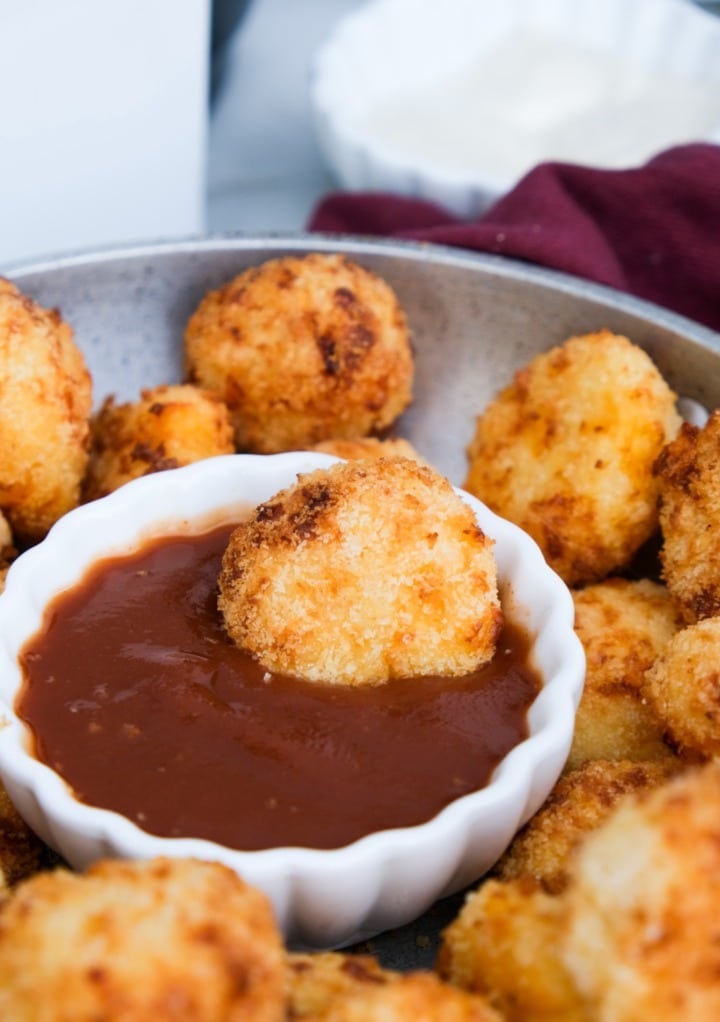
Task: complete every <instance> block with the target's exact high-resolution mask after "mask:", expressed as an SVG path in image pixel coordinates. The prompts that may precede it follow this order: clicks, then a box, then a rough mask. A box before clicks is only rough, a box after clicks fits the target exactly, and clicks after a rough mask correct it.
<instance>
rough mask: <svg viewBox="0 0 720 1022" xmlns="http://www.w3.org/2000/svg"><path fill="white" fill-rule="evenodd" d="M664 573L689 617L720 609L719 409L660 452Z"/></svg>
mask: <svg viewBox="0 0 720 1022" xmlns="http://www.w3.org/2000/svg"><path fill="white" fill-rule="evenodd" d="M655 470H656V472H657V475H658V478H659V482H660V527H661V530H662V537H663V542H662V547H661V550H660V559H661V562H662V567H663V578H664V580H665V582H666V584H667V587H668V589H669V590H670V592H671V593H672V594H673V597H674V598H675V599H676V601H677V603H678V606H679V607H680V609H681V611H682V613H683V617H684V619H685V621H686V622H687V623H692V622H694V621H698V620H700V619H702V618H705V617H712V616H714V615H716V614H719V613H720V558H718V550H719V549H720V410H717V411H714V412H713V413H712V415H711V416H710V418H709V419H708V421H707V423H706V425H705V426H704V427H703V428H702V429H700V428H699V427H698V426H692V425H690V424H689V423H683V426H682V429H681V430H680V433H679V434H678V436H677V437H676V439H675V440H674V441H673V442H672V443H671V444H669V445H668V446H667V447H666V448H665V449H664V450H663V451H662V453H661V454H660V457H659V458H658V461H657V464H656V467H655Z"/></svg>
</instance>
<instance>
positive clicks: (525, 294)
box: [4, 235, 720, 967]
mask: <svg viewBox="0 0 720 1022" xmlns="http://www.w3.org/2000/svg"><path fill="white" fill-rule="evenodd" d="M307 251H342V252H345V253H347V254H348V255H349V256H350V257H351V258H353V259H355V260H357V261H358V262H360V263H362V264H364V265H366V266H368V267H370V268H372V269H374V270H375V271H376V272H378V273H379V274H381V275H382V276H383V277H384V278H385V279H387V280H388V282H389V283H390V284H391V285H392V286H393V287H394V288H395V289H396V291H397V293H398V295H399V297H400V300H401V301H402V303H403V305H404V306H405V308H406V310H407V313H408V317H409V321H410V324H411V327H412V330H413V334H414V342H415V350H416V365H417V378H416V388H415V400H414V403H413V405H412V407H411V409H410V410H409V411H408V412H407V413H406V414H405V415H404V416H403V418H402V420H401V421H400V423H399V425H398V432H399V433H400V434H401V435H404V436H406V437H407V438H408V439H409V440H411V441H412V442H413V444H414V445H415V446H416V447H417V449H418V450H419V451H420V452H421V453H422V454H423V455H424V456H425V457H426V458H428V459H429V460H430V461H432V462H434V463H435V464H436V465H437V466H438V467H439V468H440V469H441V470H443V471H444V472H445V473H446V474H447V475H448V476H449V478H450V479H451V481H452V482H454V483H456V484H461V483H462V481H463V479H464V476H465V468H466V461H465V448H466V445H467V443H468V442H469V440H470V438H471V435H472V432H473V424H474V419H475V416H476V414H477V413H478V412H479V411H480V410H481V409H482V407H483V406H484V404H485V403H486V401H487V400H488V399H489V398H490V397H491V396H492V395H493V394H494V393H495V392H496V391H497V389H498V388H499V387H501V386H503V385H504V384H505V383H506V382H507V381H508V380H509V378H510V376H511V374H512V372H513V371H514V370H515V369H516V368H517V367H518V366H519V365H521V364H523V363H524V362H526V361H527V360H528V359H530V358H531V357H532V356H533V355H535V354H536V353H537V352H539V351H541V350H543V349H546V348H547V347H549V346H550V345H552V344H555V343H558V342H560V341H562V340H563V339H565V338H566V337H567V336H569V335H571V334H576V333H582V332H588V331H595V330H598V329H599V328H601V327H607V328H609V329H611V330H613V331H617V332H621V333H625V334H627V335H628V336H629V337H630V338H631V339H632V340H634V341H635V342H636V343H638V344H640V345H641V346H642V347H644V348H646V349H647V350H648V352H649V353H650V354H651V356H652V357H653V359H654V360H655V362H656V363H657V365H658V366H659V368H660V369H661V371H662V372H663V374H664V375H665V376H666V378H667V379H668V381H669V383H670V384H671V386H673V387H674V388H675V390H676V391H677V392H678V393H679V394H680V395H682V396H684V397H686V398H690V399H693V400H695V401H698V402H700V403H701V404H703V405H705V406H710V407H714V406H720V336H718V335H717V334H715V333H713V332H712V331H710V330H707V329H704V328H703V327H700V326H698V325H696V324H694V323H691V322H689V321H688V320H686V319H683V318H682V317H679V316H676V315H673V314H671V313H668V312H666V311H664V310H661V309H659V308H657V307H655V306H652V305H649V304H647V303H643V302H640V301H637V300H635V299H633V298H630V297H627V296H625V295H622V294H620V293H618V292H615V291H612V290H610V289H607V288H603V287H599V286H596V285H592V284H588V283H586V282H584V281H581V280H578V279H575V278H571V277H568V276H566V275H562V274H558V273H555V272H551V271H546V270H542V269H538V268H535V267H532V266H529V265H526V264H522V263H518V262H513V261H510V260H506V259H503V258H500V257H493V256H483V255H476V254H472V253H468V252H464V251H460V250H454V249H446V248H440V247H437V246H427V245H420V244H412V243H394V242H383V241H370V240H359V239H352V238H333V237H323V236H319V235H311V236H308V235H305V236H286V237H244V236H237V237H222V238H208V239H202V240H190V241H186V242H179V243H178V242H171V243H164V244H156V245H152V246H143V247H138V248H126V249H122V250H108V251H105V252H101V253H91V254H80V255H73V256H68V257H66V258H61V259H57V260H53V261H48V262H46V263H35V264H32V265H24V266H17V267H7V268H5V270H4V273H5V275H6V276H8V277H9V278H10V279H12V280H14V281H15V282H16V283H17V284H18V285H19V286H20V287H21V288H22V289H23V290H24V291H25V292H27V293H28V294H30V295H31V296H33V297H34V298H35V299H37V300H38V301H39V302H41V303H42V304H44V305H47V306H58V307H59V308H60V309H61V311H62V313H63V315H64V316H65V318H66V319H67V320H68V321H69V322H70V323H71V324H72V326H73V327H74V329H75V333H76V339H77V341H78V343H79V345H80V346H81V348H82V349H83V351H84V352H85V355H86V357H87V360H88V363H89V366H90V369H91V372H92V374H93V379H94V387H95V397H96V402H99V401H100V400H101V399H102V398H103V397H104V396H105V395H106V394H108V393H114V394H116V395H117V396H118V398H120V399H125V400H127V399H133V398H135V397H136V396H137V394H138V391H139V390H140V388H141V387H143V386H151V385H154V384H159V383H162V382H170V381H172V380H176V379H178V378H179V377H180V373H181V350H182V333H183V328H184V325H185V322H186V320H187V318H188V316H189V315H190V313H191V311H192V310H193V309H194V307H195V306H196V304H197V303H198V301H199V300H200V298H201V297H202V295H203V294H204V292H205V291H206V290H207V289H208V288H210V287H215V286H217V285H219V284H221V283H223V282H224V281H226V280H227V279H229V278H230V277H232V276H233V275H235V274H236V273H238V272H239V271H240V270H242V269H243V268H245V267H247V266H249V265H253V264H258V263H260V262H262V261H263V260H265V259H268V258H272V257H275V256H279V255H283V254H289V253H304V252H307ZM470 879H471V878H470V877H468V876H465V875H463V876H462V877H459V878H458V882H459V881H460V880H461V881H462V882H469V880H470ZM448 889H450V888H448ZM398 918H400V917H398ZM446 919H447V915H446V914H445V913H444V912H443V911H442V910H440V911H439V912H438V911H436V910H431V912H430V914H429V915H427V916H425V917H424V918H423V919H421V920H419V921H418V922H417V923H415V924H412V925H411V926H410V927H405V929H404V930H396V931H394V932H393V933H392V934H389V935H387V936H384V937H382V938H379V939H378V940H376V941H375V942H374V946H375V949H376V950H378V951H379V952H380V954H381V957H382V958H383V960H384V961H385V963H386V964H388V965H394V966H400V967H407V966H420V965H424V964H429V958H430V956H431V955H432V953H433V948H434V940H433V938H434V937H435V936H436V935H437V930H438V928H439V926H441V925H442V924H443V923H444V922H445V921H446Z"/></svg>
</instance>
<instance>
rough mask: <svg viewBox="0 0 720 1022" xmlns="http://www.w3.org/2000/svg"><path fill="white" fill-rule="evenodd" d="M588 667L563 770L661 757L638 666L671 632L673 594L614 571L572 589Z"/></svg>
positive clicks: (657, 725) (663, 750) (658, 731)
mask: <svg viewBox="0 0 720 1022" xmlns="http://www.w3.org/2000/svg"><path fill="white" fill-rule="evenodd" d="M573 599H574V602H575V631H576V632H577V635H578V637H579V639H580V641H581V642H582V645H583V648H584V650H585V656H586V660H587V673H586V677H585V687H584V690H583V694H582V698H581V700H580V706H579V707H578V711H577V715H576V718H575V734H574V737H573V743H572V747H571V749H570V755H569V757H568V761H567V767H566V769H567V770H573V769H575V768H576V767H578V766H580V764H582V763H584V762H586V761H587V760H596V759H631V760H638V761H645V760H654V759H667V758H668V757H670V756H672V755H673V752H672V750H671V749H670V747H669V746H668V745H667V743H666V742H665V740H664V737H663V736H664V730H665V729H664V724H663V722H662V720H661V719H660V718H659V717H658V715H657V713H656V712H655V710H654V709H653V707H652V706H651V705H650V704H649V703H648V701H647V699H646V698H645V672H646V671H647V669H648V668H649V667H651V666H652V664H653V663H654V661H655V658H656V657H657V656H659V654H660V653H662V651H663V650H664V648H665V646H666V645H667V643H668V642H669V640H670V639H671V638H672V636H673V635H674V634H675V632H676V631H677V621H676V612H675V608H674V604H673V601H672V598H671V596H670V594H669V593H668V591H667V590H666V589H665V587H664V586H661V585H659V584H658V583H656V582H652V581H650V580H648V579H640V580H638V581H628V580H626V579H619V578H613V579H608V580H606V581H605V582H600V583H598V584H597V585H594V586H588V587H587V588H586V589H581V590H580V591H576V592H574V593H573Z"/></svg>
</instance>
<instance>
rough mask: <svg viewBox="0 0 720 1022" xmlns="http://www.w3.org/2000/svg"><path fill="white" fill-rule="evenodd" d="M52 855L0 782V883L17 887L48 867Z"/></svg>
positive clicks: (3, 885)
mask: <svg viewBox="0 0 720 1022" xmlns="http://www.w3.org/2000/svg"><path fill="white" fill-rule="evenodd" d="M51 858H52V856H51V854H50V851H49V849H48V848H47V846H46V845H45V844H44V843H43V842H42V841H41V840H40V838H39V837H38V836H37V835H36V834H35V832H34V831H32V830H31V829H30V828H29V827H28V825H27V824H26V823H25V821H24V820H23V819H22V817H21V816H20V814H19V813H18V811H17V809H16V808H15V806H14V805H13V803H12V801H11V800H10V796H9V795H8V793H7V791H6V790H5V788H4V787H3V785H2V784H0V885H2V887H4V888H9V887H14V886H15V884H17V883H18V882H19V881H20V880H23V879H24V878H25V877H28V876H31V875H32V874H33V873H37V872H39V871H40V870H42V869H45V868H46V867H47V866H48V865H49V864H50V861H51Z"/></svg>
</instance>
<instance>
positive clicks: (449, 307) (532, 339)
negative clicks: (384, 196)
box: [4, 235, 720, 484]
mask: <svg viewBox="0 0 720 1022" xmlns="http://www.w3.org/2000/svg"><path fill="white" fill-rule="evenodd" d="M311 250H315V251H343V252H346V253H347V254H348V255H349V256H351V257H352V258H354V259H356V260H357V261H359V262H361V263H362V264H364V265H365V266H368V267H370V268H371V269H374V270H375V271H376V272H378V273H379V274H380V275H381V276H383V277H385V278H386V280H387V281H388V282H389V283H390V284H391V285H392V286H393V287H394V288H395V289H396V291H397V293H398V295H399V297H400V300H401V301H402V303H403V305H404V306H405V308H406V309H407V312H408V316H409V320H410V324H411V327H412V330H413V334H414V339H415V350H416V355H417V377H416V386H415V400H414V403H413V405H412V407H411V408H410V410H409V411H408V412H407V413H406V414H405V415H404V416H403V418H402V420H401V421H400V423H399V425H398V432H399V433H400V434H401V435H403V436H406V437H407V438H408V439H409V440H411V441H412V442H413V443H414V444H415V446H416V447H417V448H418V450H419V451H420V452H421V453H422V454H423V455H425V457H426V458H428V459H429V460H430V461H432V462H433V463H434V464H435V465H437V466H438V467H439V468H441V469H442V470H443V471H444V472H445V473H446V474H447V475H448V476H449V478H450V480H451V481H452V482H453V483H455V484H461V483H462V481H463V480H464V477H465V467H466V462H465V448H466V445H467V444H468V442H469V440H470V438H471V436H472V432H473V422H474V418H475V416H476V414H477V413H478V411H479V410H480V409H482V407H483V406H484V404H485V403H486V401H487V400H488V398H489V397H490V396H491V395H492V394H494V393H495V391H496V390H497V389H498V388H499V387H500V386H501V385H503V384H505V383H506V382H507V381H508V380H509V378H510V375H511V373H512V372H513V370H514V369H515V368H517V367H518V366H519V365H521V364H522V363H523V362H525V361H527V360H528V359H529V358H531V357H532V356H533V355H534V354H536V353H537V352H538V351H541V350H543V349H545V348H548V347H549V346H550V345H552V344H555V343H557V342H559V341H562V340H564V339H565V338H566V337H568V336H570V335H571V334H575V333H582V332H588V331H594V330H597V329H599V328H600V327H608V328H609V329H611V330H614V331H616V332H620V333H625V334H627V335H628V336H629V337H630V338H631V340H633V341H635V342H636V343H637V344H640V345H641V346H642V347H644V348H646V349H647V350H648V352H649V353H650V355H651V356H652V358H653V359H654V360H655V362H656V363H657V365H658V366H659V368H660V370H661V371H662V372H663V374H664V375H665V376H666V378H667V379H668V381H669V383H670V385H671V386H672V387H674V388H675V390H676V391H677V392H678V393H679V394H681V395H683V396H687V397H691V398H694V399H696V400H698V401H700V402H701V403H703V404H706V405H720V362H719V361H718V352H719V351H720V337H718V335H717V334H715V333H713V332H712V331H710V330H706V329H704V328H703V327H700V326H697V325H696V324H693V323H691V322H690V321H689V320H687V319H684V318H682V317H680V316H676V315H673V314H671V313H669V312H665V311H664V310H662V309H660V308H658V307H656V306H653V305H649V304H647V303H644V302H640V301H638V300H636V299H633V298H631V297H628V296H626V295H623V294H621V293H619V292H616V291H612V290H610V289H609V288H604V287H600V286H598V285H593V284H589V283H587V282H585V281H581V280H578V279H576V278H573V277H569V276H567V275H564V274H560V273H556V272H553V271H549V270H543V269H539V268H537V267H533V266H530V265H526V264H523V263H519V262H514V261H512V260H508V259H503V258H502V257H498V256H490V255H479V254H474V253H469V252H464V251H461V250H455V249H448V248H442V247H440V246H429V245H422V244H414V243H398V242H384V241H367V240H359V239H352V238H346V239H339V238H332V237H323V236H321V235H310V236H308V235H302V236H290V237H272V236H269V237H242V236H239V237H226V238H208V239H203V240H195V241H187V242H180V243H178V242H172V243H167V244H157V245H152V246H144V247H138V248H131V249H130V248H126V249H119V250H108V251H105V252H100V253H91V254H87V255H76V256H69V257H67V258H61V259H57V260H54V261H51V262H47V263H34V264H30V265H23V266H17V267H8V268H6V269H5V270H4V275H5V276H7V277H9V278H10V279H12V280H13V281H15V282H16V283H17V284H18V285H19V286H20V287H21V288H22V289H23V290H25V291H27V292H28V293H29V294H30V295H32V297H34V298H35V299H36V300H38V301H39V302H41V303H42V304H44V305H48V306H58V307H59V308H60V310H61V311H62V313H63V315H64V316H65V318H66V319H67V320H68V321H69V322H70V323H71V324H72V326H73V327H74V329H75V334H76V339H77V341H78V343H79V344H80V346H81V348H82V349H83V351H84V352H85V355H86V357H87V359H88V363H89V367H90V370H91V372H92V374H93V379H94V388H95V396H96V400H97V401H99V400H100V399H101V398H102V397H104V396H105V395H106V394H108V393H115V394H116V395H117V396H118V397H119V398H120V399H125V400H128V399H133V398H135V397H137V394H138V391H139V390H140V388H141V387H143V386H152V385H154V384H158V383H163V382H167V381H169V380H175V379H177V378H179V375H180V372H181V347H182V333H183V328H184V325H185V322H186V320H187V318H188V316H189V315H190V313H191V312H192V310H193V309H194V308H195V306H196V305H197V303H198V302H199V300H200V298H201V297H202V295H203V294H204V292H205V291H206V290H207V289H208V288H210V287H216V286H218V285H219V284H221V283H223V282H224V281H226V280H227V279H229V278H230V277H232V276H233V275H235V274H236V273H238V272H240V271H241V270H242V269H244V268H245V267H247V266H250V265H253V264H257V263H259V262H262V261H263V260H265V259H270V258H274V257H276V256H280V255H283V254H289V253H303V252H307V251H311Z"/></svg>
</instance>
